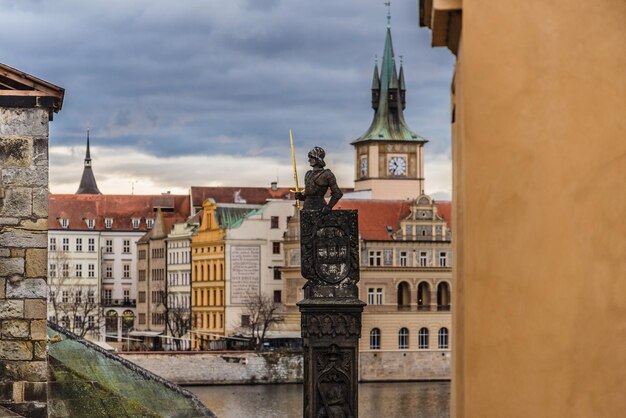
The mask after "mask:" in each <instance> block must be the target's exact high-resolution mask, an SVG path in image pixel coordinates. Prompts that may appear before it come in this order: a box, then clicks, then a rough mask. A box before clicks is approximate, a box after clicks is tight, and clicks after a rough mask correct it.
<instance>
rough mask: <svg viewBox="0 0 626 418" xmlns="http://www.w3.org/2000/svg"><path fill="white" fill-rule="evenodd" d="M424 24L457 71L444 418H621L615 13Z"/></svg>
mask: <svg viewBox="0 0 626 418" xmlns="http://www.w3.org/2000/svg"><path fill="white" fill-rule="evenodd" d="M420 19H421V22H420V23H421V24H422V25H424V26H427V27H429V28H430V29H431V31H432V44H433V46H446V47H448V48H449V49H450V50H451V51H452V52H453V53H454V54H455V55H456V59H457V61H456V65H455V73H454V77H453V80H452V83H451V84H452V87H451V92H452V97H451V99H452V100H451V105H452V109H451V110H452V118H451V119H452V121H453V123H452V137H453V138H452V146H453V149H452V154H453V186H454V197H453V203H454V208H453V224H454V239H453V242H454V254H455V256H456V261H455V263H454V267H453V275H454V282H453V286H455V289H454V292H453V294H454V295H455V296H456V299H455V300H456V302H455V309H454V311H453V338H454V341H455V344H454V345H453V376H452V382H453V383H452V405H451V407H452V408H451V409H452V410H451V416H453V417H455V418H475V417H476V418H478V417H480V418H491V417H493V418H501V417H507V418H517V417H519V418H522V417H541V418H561V417H567V418H589V417H594V418H605V417H606V418H612V417H621V416H625V412H624V411H626V396H624V392H625V390H626V379H625V378H624V370H625V369H626V333H625V332H624V329H625V320H624V314H625V313H626V298H625V297H624V295H626V281H625V280H623V279H624V277H626V264H625V261H624V260H625V259H626V239H625V237H626V222H624V215H626V193H624V191H625V190H626V158H625V156H626V141H625V140H624V139H625V138H626V124H625V123H624V120H625V115H626V83H625V82H624V80H625V75H626V2H624V1H623V0H604V1H599V2H572V1H566V0H552V1H544V0H526V1H520V2H494V1H486V0H473V1H460V0H456V1H452V0H447V1H443V0H422V1H420ZM461 27H462V28H461Z"/></svg>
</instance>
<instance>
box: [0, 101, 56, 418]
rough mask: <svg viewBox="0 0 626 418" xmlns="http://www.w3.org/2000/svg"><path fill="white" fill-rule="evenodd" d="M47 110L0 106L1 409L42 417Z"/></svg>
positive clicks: (44, 411)
mask: <svg viewBox="0 0 626 418" xmlns="http://www.w3.org/2000/svg"><path fill="white" fill-rule="evenodd" d="M47 218H48V109H43V108H33V109H24V108H0V407H1V406H4V407H6V408H8V409H10V410H12V411H15V412H17V413H20V414H22V415H26V416H29V417H39V416H42V417H43V416H46V400H47V396H46V380H47V373H48V371H47V362H46V338H47V334H46V296H47V286H46V276H47V271H46V269H47V236H48V235H47Z"/></svg>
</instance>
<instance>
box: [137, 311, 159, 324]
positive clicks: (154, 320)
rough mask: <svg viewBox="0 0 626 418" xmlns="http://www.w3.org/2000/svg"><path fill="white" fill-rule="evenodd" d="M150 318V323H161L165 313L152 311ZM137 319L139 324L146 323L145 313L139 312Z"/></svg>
mask: <svg viewBox="0 0 626 418" xmlns="http://www.w3.org/2000/svg"><path fill="white" fill-rule="evenodd" d="M151 319H152V321H151V324H152V325H163V324H165V314H163V313H153V314H152V318H151ZM138 320H139V325H145V324H146V314H145V313H140V314H139V318H138Z"/></svg>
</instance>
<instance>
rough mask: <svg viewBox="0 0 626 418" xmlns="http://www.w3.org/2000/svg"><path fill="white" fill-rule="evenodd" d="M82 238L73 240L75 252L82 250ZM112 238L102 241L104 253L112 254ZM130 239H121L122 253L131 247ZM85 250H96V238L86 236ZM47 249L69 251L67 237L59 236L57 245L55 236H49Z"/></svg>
mask: <svg viewBox="0 0 626 418" xmlns="http://www.w3.org/2000/svg"><path fill="white" fill-rule="evenodd" d="M83 242H84V241H83V238H76V239H75V240H74V251H75V252H79V253H80V252H83V249H84V248H85V247H84V246H83ZM113 243H114V242H113V240H112V239H107V240H105V241H104V250H103V251H104V253H105V254H112V253H113V252H114V251H113V249H114V245H113ZM130 244H131V241H130V240H129V239H125V240H123V241H122V253H124V254H130V249H131V245H130ZM86 248H87V252H90V253H94V252H96V239H95V238H87V247H86ZM48 250H50V251H57V250H60V251H70V239H69V238H61V242H60V244H59V245H57V237H50V239H49V241H48Z"/></svg>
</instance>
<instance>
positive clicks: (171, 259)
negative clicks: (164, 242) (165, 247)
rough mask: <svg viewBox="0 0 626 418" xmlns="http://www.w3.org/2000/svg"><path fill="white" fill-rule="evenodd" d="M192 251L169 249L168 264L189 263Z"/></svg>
mask: <svg viewBox="0 0 626 418" xmlns="http://www.w3.org/2000/svg"><path fill="white" fill-rule="evenodd" d="M190 256H191V252H189V251H169V252H168V253H167V264H172V265H173V264H189V263H190V262H191V261H190Z"/></svg>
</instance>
